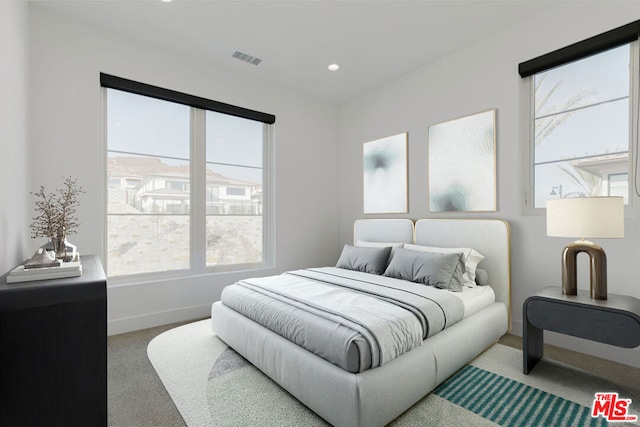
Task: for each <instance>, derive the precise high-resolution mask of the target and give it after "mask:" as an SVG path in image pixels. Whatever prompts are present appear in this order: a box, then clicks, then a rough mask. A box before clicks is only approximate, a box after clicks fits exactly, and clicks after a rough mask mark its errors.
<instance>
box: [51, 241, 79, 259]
mask: <svg viewBox="0 0 640 427" xmlns="http://www.w3.org/2000/svg"><path fill="white" fill-rule="evenodd" d="M50 243H51V250H52V251H53V252H54V253H55V256H56V259H59V260H61V261H62V262H69V261H73V259H74V258H75V256H76V247H75V246H74V245H72V244H71V243H69V242H68V241H67V239H65V238H59V237H52V238H51V239H50Z"/></svg>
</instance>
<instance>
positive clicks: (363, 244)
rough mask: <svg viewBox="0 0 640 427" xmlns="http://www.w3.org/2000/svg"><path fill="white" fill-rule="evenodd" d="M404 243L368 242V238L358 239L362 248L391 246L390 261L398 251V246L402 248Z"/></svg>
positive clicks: (358, 244)
mask: <svg viewBox="0 0 640 427" xmlns="http://www.w3.org/2000/svg"><path fill="white" fill-rule="evenodd" d="M402 245H404V243H386V242H368V241H366V240H358V241H357V242H356V246H360V247H362V248H391V254H390V255H389V262H391V260H392V259H393V255H394V254H395V253H396V249H397V248H401V247H402Z"/></svg>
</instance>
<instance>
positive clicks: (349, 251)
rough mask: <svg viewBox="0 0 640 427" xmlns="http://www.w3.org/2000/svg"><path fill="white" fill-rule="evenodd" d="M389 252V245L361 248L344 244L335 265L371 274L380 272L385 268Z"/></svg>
mask: <svg viewBox="0 0 640 427" xmlns="http://www.w3.org/2000/svg"><path fill="white" fill-rule="evenodd" d="M390 253H391V248H390V247H384V248H363V247H358V246H351V245H344V248H343V249H342V254H341V255H340V258H339V259H338V263H337V264H336V267H339V268H344V269H347V270H356V271H363V272H365V273H371V274H382V273H384V271H385V269H386V268H387V263H388V262H389V254H390Z"/></svg>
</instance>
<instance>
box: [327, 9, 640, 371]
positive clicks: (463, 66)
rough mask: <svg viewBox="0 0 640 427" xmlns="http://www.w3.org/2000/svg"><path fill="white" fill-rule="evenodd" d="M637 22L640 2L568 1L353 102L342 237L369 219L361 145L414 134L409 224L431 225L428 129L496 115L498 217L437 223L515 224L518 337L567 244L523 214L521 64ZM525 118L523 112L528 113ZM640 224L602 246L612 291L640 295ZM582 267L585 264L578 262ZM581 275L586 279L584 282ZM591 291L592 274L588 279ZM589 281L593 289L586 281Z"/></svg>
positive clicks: (348, 111) (557, 339)
mask: <svg viewBox="0 0 640 427" xmlns="http://www.w3.org/2000/svg"><path fill="white" fill-rule="evenodd" d="M638 18H640V3H637V2H564V3H562V4H560V5H559V6H557V7H555V8H552V9H550V10H547V11H545V12H544V13H543V14H541V15H538V16H533V17H531V18H530V19H529V20H527V21H525V22H523V23H522V24H520V25H517V26H516V27H513V28H511V29H509V30H507V31H503V32H501V33H499V34H496V35H495V36H493V37H491V38H488V39H485V40H480V41H474V42H473V43H470V45H469V46H468V47H467V48H465V49H464V50H461V51H458V52H455V53H452V54H451V55H449V56H447V57H445V58H442V59H441V60H440V61H438V62H437V63H434V64H433V65H431V66H428V67H426V68H423V69H421V70H418V71H416V72H414V73H412V74H410V75H407V76H405V77H404V78H401V79H399V80H397V81H394V82H391V83H389V84H388V85H386V86H384V87H381V88H379V89H378V90H375V91H373V92H370V93H368V94H366V95H365V96H362V97H360V98H358V99H355V100H353V101H352V102H349V103H347V104H345V105H343V106H341V108H340V114H339V121H340V122H339V130H340V131H339V135H340V153H341V157H340V172H339V173H340V185H341V186H340V238H341V242H347V241H350V240H351V236H352V224H353V221H354V219H356V218H360V217H363V216H364V215H363V214H362V143H363V142H366V141H370V140H373V139H378V138H381V137H385V136H388V135H394V134H397V133H400V132H405V131H408V132H409V192H410V194H409V196H410V212H409V214H407V215H401V216H403V217H407V218H413V219H417V218H425V217H429V216H430V215H429V214H428V213H427V212H428V205H427V202H428V199H427V128H428V126H429V125H431V124H435V123H439V122H442V121H446V120H449V119H453V118H458V117H462V116H465V115H468V114H471V113H475V112H479V111H483V110H487V109H491V108H496V109H497V147H498V148H497V150H498V151H497V158H498V167H497V173H498V211H497V212H495V213H491V214H450V215H440V216H459V217H470V216H474V217H499V218H503V219H506V220H508V221H509V222H510V224H511V227H512V242H511V244H512V318H513V332H514V333H515V334H518V335H520V334H521V333H522V320H521V319H522V303H523V302H524V300H525V299H526V298H527V297H528V296H530V295H532V294H534V293H535V292H537V291H538V290H540V289H542V288H544V287H546V286H549V285H557V286H559V285H560V282H559V281H560V279H561V276H560V268H561V252H562V249H563V247H564V245H565V244H566V243H568V242H565V241H564V240H562V239H558V238H548V237H547V236H546V230H545V226H546V223H545V218H544V216H523V213H522V211H523V209H522V206H523V203H522V199H523V188H524V178H525V176H524V173H523V172H522V171H523V168H524V169H526V166H525V165H524V164H523V160H522V158H523V155H524V153H525V150H527V146H528V145H527V144H528V141H527V137H526V130H525V131H524V132H523V129H526V127H527V117H526V110H525V108H526V84H525V83H524V82H523V80H522V79H521V78H520V77H519V75H518V72H517V67H518V63H520V62H522V61H525V60H528V59H531V58H534V57H537V56H539V55H542V54H545V53H547V52H550V51H553V50H555V49H558V48H561V47H564V46H566V45H569V44H571V43H574V42H577V41H580V40H583V39H585V38H588V37H591V36H593V35H596V34H599V33H602V32H604V31H607V30H610V29H612V28H615V27H617V26H620V25H623V24H627V23H629V22H631V21H633V20H636V19H638ZM523 113H524V115H523ZM639 238H640V230H639V221H638V218H637V217H629V218H627V219H626V222H625V238H624V239H621V240H606V241H601V242H600V243H601V244H602V246H603V247H604V248H605V250H606V251H607V254H608V259H609V261H608V269H609V274H608V278H609V292H610V293H615V294H626V295H632V296H635V297H637V298H640V281H639V280H638V278H637V269H636V268H635V264H637V262H638V260H639V259H640V245H638V243H637V242H638V241H639ZM581 262H585V261H581ZM583 276H584V275H583ZM580 279H581V285H580V287H581V288H587V289H588V286H589V285H588V276H587V277H586V278H585V277H581V278H580ZM585 280H586V282H585ZM545 340H546V341H547V342H550V343H554V344H556V345H561V346H566V347H568V348H572V349H575V350H578V351H582V352H585V353H589V354H592V355H596V356H600V357H604V358H608V359H611V360H615V361H618V362H622V363H626V364H629V365H633V366H638V367H640V349H633V350H626V349H619V348H616V347H612V346H607V345H604V344H598V343H592V342H590V341H586V340H582V339H577V338H571V337H566V336H561V335H556V334H553V333H548V332H547V333H545Z"/></svg>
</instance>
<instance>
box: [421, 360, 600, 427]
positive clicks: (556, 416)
mask: <svg viewBox="0 0 640 427" xmlns="http://www.w3.org/2000/svg"><path fill="white" fill-rule="evenodd" d="M434 393H435V394H437V395H438V396H440V397H442V398H444V399H447V400H448V401H450V402H452V403H455V404H456V405H458V406H461V407H463V408H465V409H467V410H469V411H471V412H473V413H475V414H477V415H480V416H481V417H483V418H486V419H488V420H491V421H493V422H494V423H496V424H499V425H501V426H507V427H525V426H530V427H540V426H563V427H569V426H575V427H600V426H607V425H608V422H607V421H606V420H605V419H604V418H602V417H598V418H592V417H591V408H587V407H586V406H582V405H579V404H577V403H575V402H572V401H570V400H567V399H564V398H562V397H558V396H556V395H553V394H551V393H547V392H546V391H542V390H539V389H537V388H535V387H531V386H529V385H526V384H522V383H520V382H518V381H514V380H512V379H509V378H506V377H503V376H501V375H498V374H494V373H493V372H489V371H485V370H484V369H480V368H477V367H475V366H472V365H467V366H466V367H464V368H463V369H461V370H460V371H459V372H458V373H457V374H455V375H454V376H453V377H451V378H450V379H449V380H447V381H445V382H444V383H443V384H442V385H441V386H440V387H438V388H437V389H436V390H435V391H434Z"/></svg>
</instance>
